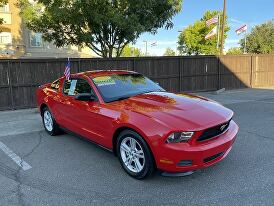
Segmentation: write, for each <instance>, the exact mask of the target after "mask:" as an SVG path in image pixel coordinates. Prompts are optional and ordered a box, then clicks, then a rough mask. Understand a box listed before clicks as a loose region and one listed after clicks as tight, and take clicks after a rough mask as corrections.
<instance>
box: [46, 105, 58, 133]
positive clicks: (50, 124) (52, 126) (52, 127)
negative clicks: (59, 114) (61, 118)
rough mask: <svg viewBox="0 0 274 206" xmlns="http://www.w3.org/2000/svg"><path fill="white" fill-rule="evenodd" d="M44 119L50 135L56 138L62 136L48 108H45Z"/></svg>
mask: <svg viewBox="0 0 274 206" xmlns="http://www.w3.org/2000/svg"><path fill="white" fill-rule="evenodd" d="M42 119H43V124H44V128H45V130H46V132H47V133H48V134H49V135H51V136H55V135H58V134H60V128H59V125H58V124H57V123H56V121H55V120H54V118H53V116H52V113H51V112H50V110H49V108H48V107H45V108H43V110H42Z"/></svg>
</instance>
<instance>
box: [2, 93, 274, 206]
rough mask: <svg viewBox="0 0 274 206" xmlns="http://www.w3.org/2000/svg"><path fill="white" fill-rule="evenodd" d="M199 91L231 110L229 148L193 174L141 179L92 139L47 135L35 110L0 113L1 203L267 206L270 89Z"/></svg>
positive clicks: (273, 115) (272, 181) (273, 98)
mask: <svg viewBox="0 0 274 206" xmlns="http://www.w3.org/2000/svg"><path fill="white" fill-rule="evenodd" d="M201 95H203V96H207V97H209V98H212V99H214V100H217V101H219V102H221V103H223V104H224V105H225V106H227V107H229V108H231V109H233V110H234V111H235V118H234V119H235V120H236V122H237V123H238V124H239V126H240V133H239V135H238V139H237V140H236V142H235V145H234V147H233V149H232V151H231V152H230V154H229V155H228V156H227V158H226V159H224V160H223V161H222V162H221V163H219V164H217V165H215V166H212V167H210V168H207V169H204V170H200V171H196V172H195V173H194V174H193V175H191V176H188V177H180V178H170V177H162V176H160V175H159V174H156V175H155V176H153V177H152V178H150V179H147V180H145V181H138V180H135V179H133V178H131V177H129V176H128V175H126V173H125V172H124V171H123V170H122V168H121V167H120V165H119V162H118V160H117V159H116V158H115V157H114V156H113V155H112V154H111V153H110V152H107V151H105V150H103V149H101V148H99V147H97V146H95V145H93V144H92V143H89V142H87V141H85V140H82V139H79V138H77V137H74V136H71V135H66V134H65V135H61V136H58V137H51V136H49V135H47V134H46V133H45V132H44V130H43V128H42V124H41V120H40V116H39V114H38V113H35V110H20V111H12V112H11V111H9V112H0V205H1V206H5V205H27V206H28V205H35V206H37V205H273V204H274V203H273V202H274V172H273V171H274V90H270V89H269V90H267V89H256V90H255V89H253V90H252V89H248V90H236V91H228V92H224V93H222V94H219V95H214V94H210V93H203V94H201ZM22 163H24V164H25V166H26V167H25V168H21V167H19V166H18V164H19V165H20V164H21V165H22ZM28 166H29V167H28Z"/></svg>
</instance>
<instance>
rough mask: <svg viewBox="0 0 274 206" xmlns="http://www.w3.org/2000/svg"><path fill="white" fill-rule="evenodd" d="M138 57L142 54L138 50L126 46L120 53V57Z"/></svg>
mask: <svg viewBox="0 0 274 206" xmlns="http://www.w3.org/2000/svg"><path fill="white" fill-rule="evenodd" d="M132 56H134V57H140V56H142V53H141V51H140V49H138V48H135V47H131V46H129V45H126V46H125V47H124V49H123V51H122V53H121V57H132Z"/></svg>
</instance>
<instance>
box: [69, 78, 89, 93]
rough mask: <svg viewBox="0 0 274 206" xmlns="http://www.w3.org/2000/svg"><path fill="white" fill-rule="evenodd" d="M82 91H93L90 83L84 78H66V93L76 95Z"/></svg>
mask: <svg viewBox="0 0 274 206" xmlns="http://www.w3.org/2000/svg"><path fill="white" fill-rule="evenodd" d="M80 93H93V91H92V89H91V87H90V85H89V83H88V82H87V81H86V80H84V79H71V80H69V81H68V80H65V83H64V94H66V95H69V96H74V95H77V94H80Z"/></svg>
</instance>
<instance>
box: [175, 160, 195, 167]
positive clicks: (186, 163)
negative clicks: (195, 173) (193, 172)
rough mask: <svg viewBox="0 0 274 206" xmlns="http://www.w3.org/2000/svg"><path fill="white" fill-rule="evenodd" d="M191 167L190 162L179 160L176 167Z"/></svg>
mask: <svg viewBox="0 0 274 206" xmlns="http://www.w3.org/2000/svg"><path fill="white" fill-rule="evenodd" d="M190 165H192V160H181V161H180V162H179V163H178V164H177V166H179V167H184V166H190Z"/></svg>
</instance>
